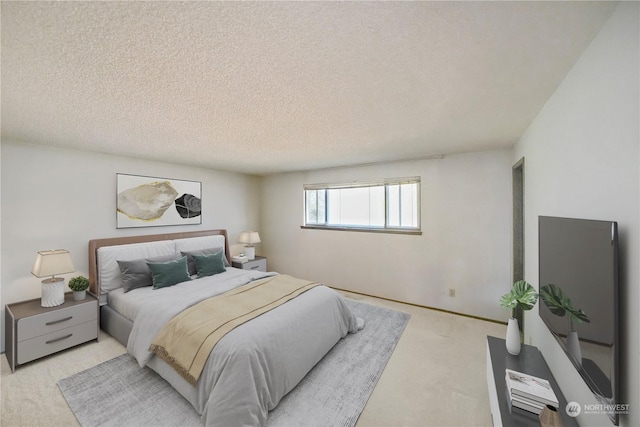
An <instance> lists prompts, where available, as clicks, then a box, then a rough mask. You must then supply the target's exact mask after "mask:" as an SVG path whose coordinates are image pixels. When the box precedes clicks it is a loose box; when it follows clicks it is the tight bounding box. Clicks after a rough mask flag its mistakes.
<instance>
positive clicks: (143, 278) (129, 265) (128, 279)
mask: <svg viewBox="0 0 640 427" xmlns="http://www.w3.org/2000/svg"><path fill="white" fill-rule="evenodd" d="M178 258H180V254H170V255H161V256H157V257H153V258H146V259H145V258H142V259H134V260H131V261H118V267H120V272H121V274H122V289H124V292H125V293H126V292H129V291H131V290H133V289H137V288H143V287H145V286H152V285H153V278H152V276H151V270H150V269H149V266H148V265H147V261H151V262H166V261H172V260H176V259H178Z"/></svg>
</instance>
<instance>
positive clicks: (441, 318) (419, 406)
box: [0, 293, 506, 427]
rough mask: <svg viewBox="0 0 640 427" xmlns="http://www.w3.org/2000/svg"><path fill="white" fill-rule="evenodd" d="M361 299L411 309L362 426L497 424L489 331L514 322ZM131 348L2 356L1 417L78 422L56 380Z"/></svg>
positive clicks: (11, 422) (15, 422) (1, 420)
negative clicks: (16, 359)
mask: <svg viewBox="0 0 640 427" xmlns="http://www.w3.org/2000/svg"><path fill="white" fill-rule="evenodd" d="M345 295H346V296H348V297H350V298H353V299H355V300H362V301H365V302H368V303H370V304H376V305H380V306H383V307H389V308H392V309H395V310H401V311H405V312H407V313H410V314H411V319H410V321H409V324H408V325H407V328H406V329H405V331H404V334H403V335H402V338H401V339H400V342H399V343H398V345H397V347H396V349H395V352H394V354H393V355H392V356H391V359H390V360H389V363H388V364H387V367H386V369H385V371H384V373H383V374H382V377H381V378H380V380H379V382H378V384H377V386H376V388H375V390H374V391H373V394H372V395H371V398H370V399H369V402H368V403H367V406H366V407H365V409H364V412H363V413H362V415H361V416H360V419H359V420H358V424H357V426H358V427H366V426H425V427H426V426H461V427H462V426H465V427H466V426H490V425H491V415H490V411H489V398H488V396H487V385H486V379H485V378H486V365H485V362H486V360H485V359H486V356H485V353H486V335H494V336H499V337H502V336H504V335H505V333H506V326H504V325H500V324H496V323H492V322H484V321H480V320H474V319H470V318H467V317H463V316H457V315H453V314H448V313H443V312H439V311H435V310H428V309H423V308H418V307H414V306H410V305H405V304H399V303H394V302H390V301H385V300H380V299H376V298H371V297H364V296H360V295H356V294H348V293H345ZM124 352H125V348H124V347H122V346H121V345H120V344H119V343H117V342H116V341H115V340H114V339H113V338H111V337H110V336H108V335H106V334H101V336H100V339H99V341H98V342H97V343H96V342H92V343H87V344H84V345H81V346H79V347H76V348H74V349H71V350H67V351H64V352H61V353H58V354H56V355H53V356H50V357H48V358H45V359H41V360H39V361H35V362H32V363H30V364H27V365H25V366H23V367H20V368H18V369H17V370H16V372H15V373H13V374H11V371H10V369H9V365H8V363H7V360H6V357H5V356H4V355H3V356H2V377H1V379H2V386H1V398H2V409H1V412H0V424H1V425H2V426H3V427H8V426H77V425H78V423H77V421H76V420H75V417H74V416H73V413H72V412H71V410H70V409H69V408H68V406H67V404H66V402H65V400H64V398H63V397H62V394H61V393H60V391H59V390H58V387H57V386H56V382H57V381H58V380H60V379H62V378H66V377H68V376H70V375H72V374H74V373H76V372H79V371H82V370H85V369H87V368H89V367H91V366H94V365H97V364H98V363H101V362H104V361H106V360H109V359H111V358H113V357H115V356H118V355H120V354H122V353H124Z"/></svg>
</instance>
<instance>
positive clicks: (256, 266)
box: [231, 255, 267, 272]
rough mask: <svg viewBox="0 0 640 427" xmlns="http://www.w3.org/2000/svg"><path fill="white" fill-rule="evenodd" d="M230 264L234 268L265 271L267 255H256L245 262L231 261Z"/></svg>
mask: <svg viewBox="0 0 640 427" xmlns="http://www.w3.org/2000/svg"><path fill="white" fill-rule="evenodd" d="M231 265H232V266H233V267H235V268H241V269H243V270H257V271H265V272H266V271H267V257H263V256H257V255H256V257H255V259H252V260H251V261H247V262H236V261H233V262H232V263H231Z"/></svg>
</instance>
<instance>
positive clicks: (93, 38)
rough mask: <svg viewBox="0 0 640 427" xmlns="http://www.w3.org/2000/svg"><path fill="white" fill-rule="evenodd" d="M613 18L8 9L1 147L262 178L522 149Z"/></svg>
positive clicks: (541, 6) (244, 7)
mask: <svg viewBox="0 0 640 427" xmlns="http://www.w3.org/2000/svg"><path fill="white" fill-rule="evenodd" d="M614 7H615V4H612V3H608V2H605V3H592V2H241V3H239V2H53V3H45V2H6V1H3V2H2V10H1V14H2V28H1V31H2V51H1V57H2V64H1V65H2V138H3V140H4V139H7V140H8V139H11V140H13V141H26V142H31V143H37V144H49V145H58V146H63V147H69V148H76V149H81V150H90V151H95V152H101V153H114V154H120V155H129V156H134V157H141V158H149V159H157V160H164V161H170V162H174V163H184V164H192V165H198V166H205V167H212V168H216V169H224V170H234V171H239V172H246V173H251V174H256V175H263V174H269V173H274V172H282V171H290V170H307V169H315V168H325V167H336V166H343V165H353V164H363V163H375V162H384V161H392V160H403V159H409V158H419V157H428V156H432V155H439V154H447V153H452V152H462V151H472V150H480V149H490V148H498V147H505V146H510V145H512V144H513V143H514V142H515V141H516V140H517V139H518V138H519V137H520V136H521V135H522V133H523V132H524V131H525V130H526V128H527V127H528V125H529V124H530V123H531V121H532V120H533V119H534V118H535V116H536V114H537V113H538V112H539V111H540V109H541V108H542V106H543V105H544V103H545V102H546V100H547V99H548V98H549V96H550V95H551V94H552V93H553V91H554V90H555V88H556V87H557V85H558V84H559V83H560V81H561V80H562V79H563V77H564V76H565V75H566V73H567V72H568V71H569V69H570V68H571V66H572V65H573V64H574V63H575V61H576V60H577V58H578V57H579V56H580V54H581V53H582V51H583V50H584V48H585V47H586V46H587V45H588V44H589V42H590V41H591V40H592V39H593V37H594V36H595V35H596V34H597V32H598V30H599V29H600V28H601V27H602V25H603V24H604V22H605V21H606V19H607V18H608V17H609V15H610V14H611V12H612V10H613V8H614Z"/></svg>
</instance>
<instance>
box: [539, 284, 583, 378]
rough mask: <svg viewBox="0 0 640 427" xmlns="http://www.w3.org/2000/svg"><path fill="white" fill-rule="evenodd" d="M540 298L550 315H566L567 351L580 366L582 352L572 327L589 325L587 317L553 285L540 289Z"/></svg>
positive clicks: (576, 334)
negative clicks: (567, 324)
mask: <svg viewBox="0 0 640 427" xmlns="http://www.w3.org/2000/svg"><path fill="white" fill-rule="evenodd" d="M540 298H541V299H542V301H543V302H544V305H546V306H547V308H548V309H549V311H550V312H551V313H553V314H555V315H556V316H559V317H564V316H565V315H566V316H567V317H568V318H569V332H568V333H567V350H568V351H569V354H571V356H573V358H574V359H575V362H576V363H578V364H580V365H581V364H582V350H581V349H580V341H579V339H578V333H577V332H576V330H575V326H574V325H575V323H590V322H591V321H590V320H589V316H587V313H585V312H584V311H582V309H581V308H576V307H574V306H573V302H572V301H571V298H569V296H567V295H566V294H565V293H564V292H562V289H560V287H559V286H557V285H554V284H553V283H550V284H548V285H546V286H543V287H541V288H540Z"/></svg>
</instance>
